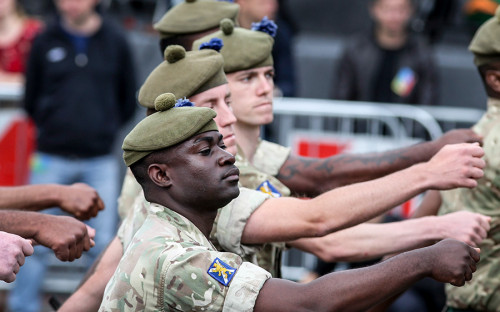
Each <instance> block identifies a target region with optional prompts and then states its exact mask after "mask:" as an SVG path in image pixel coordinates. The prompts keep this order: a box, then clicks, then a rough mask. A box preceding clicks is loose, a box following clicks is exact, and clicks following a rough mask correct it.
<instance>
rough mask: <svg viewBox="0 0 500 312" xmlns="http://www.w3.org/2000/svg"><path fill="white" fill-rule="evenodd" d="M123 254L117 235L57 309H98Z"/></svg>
mask: <svg viewBox="0 0 500 312" xmlns="http://www.w3.org/2000/svg"><path fill="white" fill-rule="evenodd" d="M122 255H123V248H122V244H121V243H120V240H119V239H118V237H115V238H114V239H113V240H112V241H111V243H110V244H109V245H108V248H106V250H105V251H104V253H103V254H102V256H101V257H100V258H99V260H98V261H97V262H96V263H95V264H94V266H93V267H92V268H93V270H92V271H90V272H88V273H87V274H88V276H87V277H88V278H87V279H86V280H85V281H84V282H83V283H82V284H81V285H80V287H79V288H78V289H77V290H76V292H74V293H73V294H72V295H71V297H69V298H68V300H66V301H65V302H64V304H63V305H62V306H61V307H60V308H59V309H58V310H57V311H60V312H64V311H68V312H87V311H88V312H90V311H97V310H98V309H99V305H100V304H101V301H102V296H103V294H104V289H105V288H106V284H107V283H108V281H109V280H110V279H111V276H113V273H114V272H115V270H116V267H117V266H118V263H119V262H120V259H121V257H122Z"/></svg>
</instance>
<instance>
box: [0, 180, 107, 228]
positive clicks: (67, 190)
mask: <svg viewBox="0 0 500 312" xmlns="http://www.w3.org/2000/svg"><path fill="white" fill-rule="evenodd" d="M50 207H60V208H61V209H63V210H65V211H66V212H68V213H71V214H73V215H74V216H75V217H77V218H78V219H81V220H87V219H90V218H92V217H95V216H96V215H97V213H98V212H99V211H100V210H102V209H104V203H103V201H102V200H101V198H100V197H99V195H98V194H97V191H96V190H95V189H93V188H92V187H90V186H88V185H87V184H84V183H75V184H72V185H61V184H35V185H25V186H13V187H0V209H16V210H30V211H39V210H42V209H45V208H50Z"/></svg>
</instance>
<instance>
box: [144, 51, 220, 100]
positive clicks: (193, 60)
mask: <svg viewBox="0 0 500 312" xmlns="http://www.w3.org/2000/svg"><path fill="white" fill-rule="evenodd" d="M164 58H165V61H164V62H162V63H161V64H160V65H158V66H157V67H156V68H155V69H154V70H153V71H152V72H151V73H150V74H149V76H148V77H147V78H146V80H145V82H144V84H143V85H142V87H141V89H140V90H139V96H138V99H139V104H141V105H142V106H144V107H146V108H150V109H154V108H155V104H154V103H155V100H156V98H157V97H158V96H159V95H160V94H163V93H166V92H170V93H173V94H175V95H176V96H177V97H178V98H189V97H191V96H193V95H196V94H198V93H201V92H203V91H206V90H209V89H212V88H215V87H218V86H220V85H223V84H225V83H227V80H226V76H225V74H224V70H223V63H224V61H223V59H222V56H221V55H220V53H219V52H217V51H215V50H212V49H204V50H201V51H189V52H186V50H185V49H184V48H183V47H182V46H179V45H171V46H168V47H167V48H166V49H165V53H164Z"/></svg>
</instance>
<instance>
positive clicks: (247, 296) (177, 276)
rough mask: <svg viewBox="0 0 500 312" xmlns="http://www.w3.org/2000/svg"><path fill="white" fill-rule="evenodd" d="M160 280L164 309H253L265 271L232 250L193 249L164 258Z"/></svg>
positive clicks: (266, 275) (266, 273)
mask: <svg viewBox="0 0 500 312" xmlns="http://www.w3.org/2000/svg"><path fill="white" fill-rule="evenodd" d="M163 265H164V267H163V269H162V272H163V273H162V276H161V278H160V281H159V285H160V289H159V291H160V293H163V300H162V301H163V303H161V302H159V305H160V306H163V308H164V310H167V309H168V310H169V311H170V310H175V311H207V310H209V311H253V306H254V305H255V301H256V299H257V296H258V294H259V291H260V289H261V288H262V286H263V285H264V282H265V281H266V280H267V279H268V278H270V277H271V275H270V274H269V273H268V272H266V271H265V270H263V269H261V268H259V267H257V266H255V265H253V264H249V263H246V262H245V263H243V262H242V260H241V258H240V257H238V256H237V255H235V254H232V253H226V252H217V251H205V252H200V251H199V250H192V251H189V252H186V253H183V254H181V255H180V256H179V257H177V258H176V259H174V260H173V261H164V262H163Z"/></svg>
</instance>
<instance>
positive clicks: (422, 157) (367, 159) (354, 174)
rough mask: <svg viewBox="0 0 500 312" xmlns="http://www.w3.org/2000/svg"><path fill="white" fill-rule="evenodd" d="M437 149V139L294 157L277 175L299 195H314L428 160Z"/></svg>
mask: <svg viewBox="0 0 500 312" xmlns="http://www.w3.org/2000/svg"><path fill="white" fill-rule="evenodd" d="M437 150H438V149H437V148H436V144H435V143H434V142H425V143H421V144H416V145H413V146H410V147H407V148H402V149H397V150H392V151H388V152H384V153H370V154H345V155H336V156H332V157H329V158H325V159H318V158H305V157H297V156H290V157H289V159H288V160H287V162H285V164H284V165H283V167H282V168H281V170H280V172H279V174H278V176H277V178H278V179H279V180H280V181H281V182H283V183H284V184H285V185H286V186H288V187H289V188H290V189H291V190H292V192H294V193H295V194H299V195H305V196H309V197H314V196H317V195H319V194H322V193H323V192H326V191H328V190H331V189H334V188H337V187H340V186H344V185H349V184H353V183H357V182H363V181H368V180H373V179H376V178H379V177H382V176H385V175H387V174H390V173H393V172H395V171H398V170H401V169H404V168H407V167H409V166H412V165H413V164H416V163H419V162H423V161H427V160H429V159H430V158H431V157H432V156H433V155H434V154H435V153H436V152H437Z"/></svg>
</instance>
